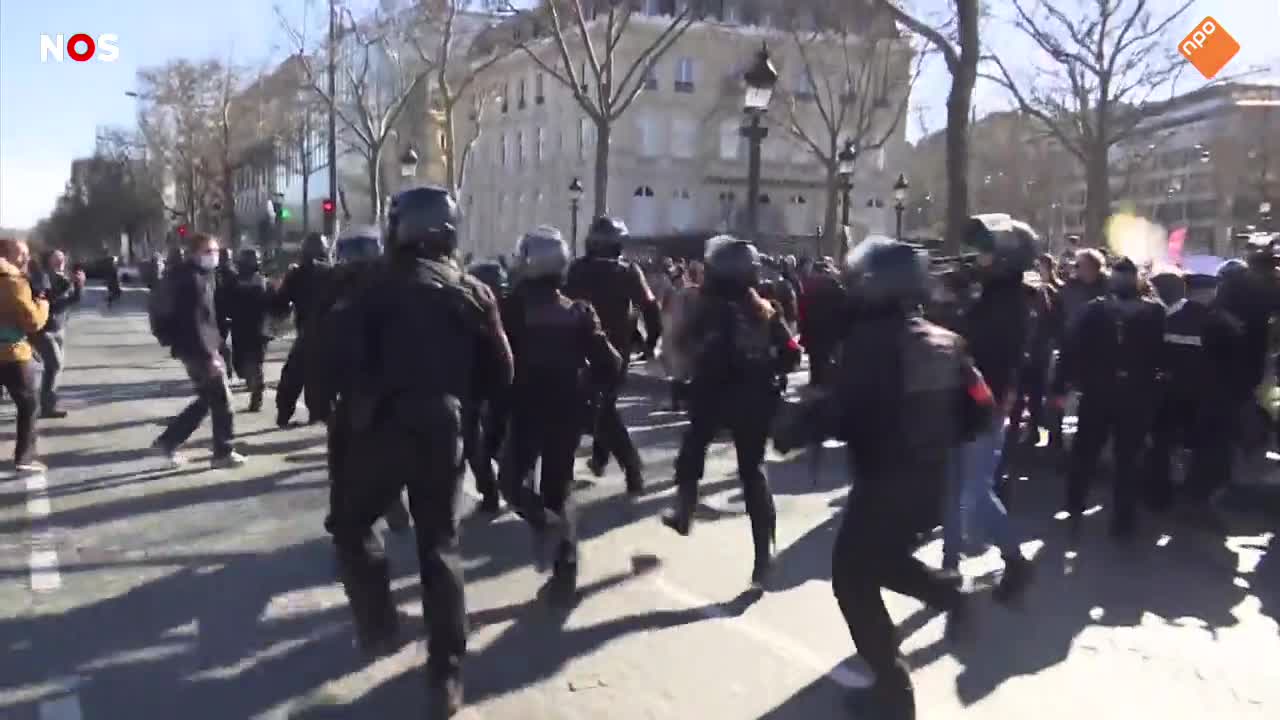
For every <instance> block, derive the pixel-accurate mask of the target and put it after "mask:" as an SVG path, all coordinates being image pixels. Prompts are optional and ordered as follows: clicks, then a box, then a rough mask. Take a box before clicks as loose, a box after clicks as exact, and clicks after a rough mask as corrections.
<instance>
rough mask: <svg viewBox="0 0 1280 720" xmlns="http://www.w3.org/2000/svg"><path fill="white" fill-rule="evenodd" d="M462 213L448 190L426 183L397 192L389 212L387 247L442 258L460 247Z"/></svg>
mask: <svg viewBox="0 0 1280 720" xmlns="http://www.w3.org/2000/svg"><path fill="white" fill-rule="evenodd" d="M461 221H462V214H461V213H460V212H459V211H458V203H457V202H455V201H454V199H453V196H452V195H450V194H449V191H448V190H445V189H444V188H442V187H440V186H439V185H423V186H422V187H416V188H411V189H409V190H405V191H404V192H401V193H398V194H396V195H395V196H394V197H392V198H391V209H390V210H389V211H388V213H387V248H388V250H390V251H391V252H396V253H407V254H409V255H414V256H417V257H426V258H438V257H443V256H446V255H449V254H450V253H452V252H453V251H454V250H456V249H457V247H458V225H459V223H460V222H461Z"/></svg>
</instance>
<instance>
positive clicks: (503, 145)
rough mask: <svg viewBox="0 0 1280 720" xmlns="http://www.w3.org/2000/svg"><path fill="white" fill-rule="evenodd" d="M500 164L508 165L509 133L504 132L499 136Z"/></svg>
mask: <svg viewBox="0 0 1280 720" xmlns="http://www.w3.org/2000/svg"><path fill="white" fill-rule="evenodd" d="M498 164H499V165H501V166H502V167H506V166H507V134H506V133H502V135H501V136H499V137H498Z"/></svg>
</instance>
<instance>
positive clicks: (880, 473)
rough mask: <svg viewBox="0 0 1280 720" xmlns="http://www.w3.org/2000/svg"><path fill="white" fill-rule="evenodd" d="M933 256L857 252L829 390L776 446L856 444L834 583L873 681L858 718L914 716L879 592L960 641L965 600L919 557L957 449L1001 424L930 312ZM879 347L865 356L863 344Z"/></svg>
mask: <svg viewBox="0 0 1280 720" xmlns="http://www.w3.org/2000/svg"><path fill="white" fill-rule="evenodd" d="M926 263H927V260H926V259H925V257H924V255H923V253H920V252H918V251H916V250H915V249H914V248H912V247H910V246H908V245H905V244H903V243H899V242H895V241H892V240H888V239H879V238H868V239H867V240H864V241H863V242H862V243H860V244H858V245H857V246H855V247H854V248H853V250H852V251H850V253H849V255H848V259H847V260H846V279H845V282H846V287H847V288H848V292H849V294H850V300H851V302H852V303H853V304H854V305H855V306H856V309H855V313H854V314H853V316H852V317H853V318H854V320H853V325H852V327H851V328H850V331H849V334H848V335H847V336H846V338H845V346H844V347H845V352H844V354H843V360H842V363H841V364H840V365H839V366H838V369H839V373H838V374H837V376H836V377H835V378H834V382H833V383H832V385H831V387H830V388H828V389H827V390H826V391H824V392H823V393H821V394H819V395H817V396H815V397H813V398H811V399H810V400H808V401H806V402H805V403H804V404H802V405H800V406H798V407H795V408H792V409H794V410H795V412H794V413H792V412H789V413H787V417H786V418H785V419H784V422H782V423H779V425H778V429H777V431H776V433H775V436H774V444H775V447H777V449H779V450H781V451H783V452H787V451H789V450H791V449H792V448H796V447H800V446H802V445H807V444H811V443H813V442H815V441H821V440H822V439H825V438H826V437H831V436H835V437H838V438H840V439H843V440H845V441H846V442H847V443H848V451H849V458H850V463H849V468H850V473H851V474H853V473H854V472H856V474H857V482H855V483H854V485H853V489H852V491H851V492H850V494H849V499H848V505H847V507H846V508H845V511H844V516H843V518H842V519H841V524H840V530H839V533H838V535H837V536H836V541H835V549H834V551H833V553H832V568H831V572H832V575H831V587H832V590H833V591H834V593H835V596H836V600H837V602H838V603H839V605H840V611H841V613H843V615H844V619H845V622H846V623H847V625H848V627H849V633H850V635H851V636H852V638H853V642H854V644H855V645H856V646H857V649H858V654H859V655H860V656H861V657H862V658H863V659H865V660H866V661H867V663H868V664H869V665H870V666H871V669H872V670H873V671H874V672H875V676H876V682H875V685H873V686H872V687H870V688H868V689H867V690H866V691H858V692H855V693H854V695H853V697H851V701H852V704H853V705H854V706H855V712H857V713H859V714H858V715H857V716H858V717H865V716H867V715H865V714H864V713H866V712H867V710H868V707H867V706H871V708H870V710H871V715H870V716H872V717H877V718H893V720H912V719H913V718H914V717H915V697H914V690H913V688H912V684H911V678H910V669H909V667H908V666H907V664H906V662H905V660H904V659H903V658H902V656H901V654H900V652H899V649H898V640H897V638H896V637H895V635H894V628H893V623H892V620H891V619H890V617H889V613H888V612H887V611H886V610H885V606H884V600H883V598H882V597H881V591H882V589H885V588H887V589H891V590H893V591H895V592H898V593H902V594H906V595H910V596H912V597H915V598H917V599H919V600H921V601H923V602H925V603H926V604H928V605H930V606H932V607H934V608H937V609H940V610H944V611H948V612H950V617H949V618H948V632H949V634H950V635H951V636H952V637H956V636H957V634H958V633H960V632H961V631H962V630H965V629H966V622H967V618H968V612H967V607H968V605H967V603H966V600H965V596H964V595H963V594H962V593H961V592H960V590H959V588H958V587H957V586H956V584H955V583H954V582H952V581H951V580H949V579H948V578H947V577H946V576H944V575H943V574H942V573H939V572H938V571H935V570H932V569H931V568H929V567H927V566H926V565H925V564H924V563H922V562H921V561H920V560H918V559H916V557H915V556H914V554H913V553H914V552H915V550H916V547H917V546H918V544H919V540H918V538H919V536H920V534H921V533H923V532H928V531H929V530H930V529H932V528H933V527H934V526H935V525H936V524H937V523H938V520H939V517H940V511H941V508H942V502H943V497H944V495H945V493H946V490H945V488H946V483H947V476H948V473H949V470H948V468H949V467H950V465H951V463H952V454H953V453H954V452H955V450H956V448H957V446H958V445H959V444H960V442H961V441H962V440H963V439H964V438H965V437H966V436H972V435H973V434H974V433H975V432H976V431H977V430H978V429H980V428H984V427H986V426H987V425H988V424H989V423H990V422H991V421H992V416H993V413H994V412H995V408H994V406H993V404H992V395H991V391H990V388H988V387H987V385H986V383H985V382H984V381H983V380H982V376H981V375H980V374H979V373H977V372H976V371H975V370H974V368H973V365H972V363H971V362H970V361H969V359H968V356H967V355H966V353H965V350H964V342H963V341H962V340H961V339H960V338H959V337H958V336H957V335H955V334H954V333H951V332H949V331H947V330H944V329H942V328H940V327H938V326H936V325H934V324H932V323H930V322H928V321H926V320H924V319H923V318H922V317H920V315H919V312H920V305H921V304H922V303H923V302H924V301H925V300H926V299H927V298H928V294H927V293H928V289H927V288H928V285H927V283H928V273H927V270H926ZM869 347H870V348H876V352H874V353H868V352H865V351H863V352H856V351H855V350H863V349H865V348H869Z"/></svg>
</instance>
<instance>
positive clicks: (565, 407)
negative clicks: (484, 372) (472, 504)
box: [498, 398, 582, 562]
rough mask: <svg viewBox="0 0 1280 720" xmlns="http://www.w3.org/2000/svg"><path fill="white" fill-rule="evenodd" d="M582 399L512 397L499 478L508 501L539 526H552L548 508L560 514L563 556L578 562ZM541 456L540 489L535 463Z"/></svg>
mask: <svg viewBox="0 0 1280 720" xmlns="http://www.w3.org/2000/svg"><path fill="white" fill-rule="evenodd" d="M581 417H582V410H581V403H575V402H572V401H566V400H563V399H561V400H560V401H559V402H554V401H551V402H530V401H529V400H528V399H527V398H526V399H517V400H516V401H515V402H514V403H513V407H512V413H511V425H510V428H509V432H508V434H507V442H506V446H505V447H504V448H503V454H502V462H501V464H500V466H499V473H498V481H499V484H500V485H501V486H502V492H503V495H505V496H506V498H507V503H508V504H509V505H511V506H512V507H513V508H515V510H516V512H517V513H519V514H520V515H521V516H522V517H524V518H525V520H526V521H528V522H529V524H530V525H531V526H532V527H533V528H534V529H536V530H544V529H546V528H547V525H548V519H547V512H548V511H550V512H552V513H555V514H556V515H557V516H559V518H560V532H561V535H560V547H559V548H558V549H557V554H558V558H557V559H558V560H559V561H561V562H574V561H576V559H577V548H578V512H577V508H576V506H575V504H574V502H573V465H574V459H575V456H576V454H577V452H578V444H579V443H580V442H581V441H582V427H581ZM539 458H541V459H542V476H541V478H539V483H538V488H537V490H536V491H535V490H534V489H533V488H532V487H531V485H532V475H533V470H534V466H535V465H536V464H537V462H538V459H539Z"/></svg>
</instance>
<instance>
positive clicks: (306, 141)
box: [298, 110, 315, 237]
mask: <svg viewBox="0 0 1280 720" xmlns="http://www.w3.org/2000/svg"><path fill="white" fill-rule="evenodd" d="M313 150H315V148H313V147H311V111H310V110H307V111H306V113H305V115H303V118H302V128H301V129H300V130H299V131H298V156H299V157H300V158H302V162H301V163H300V164H301V165H302V236H303V237H306V236H307V235H308V234H309V233H310V232H311V173H312V166H311V160H312V158H313V157H314V156H313V155H312V151H313Z"/></svg>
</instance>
